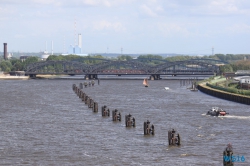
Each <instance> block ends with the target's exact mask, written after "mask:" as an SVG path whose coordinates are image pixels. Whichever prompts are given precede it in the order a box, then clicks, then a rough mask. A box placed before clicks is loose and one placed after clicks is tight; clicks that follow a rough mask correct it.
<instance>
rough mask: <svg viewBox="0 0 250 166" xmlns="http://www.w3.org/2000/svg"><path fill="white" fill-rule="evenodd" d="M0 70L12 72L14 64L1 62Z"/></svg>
mask: <svg viewBox="0 0 250 166" xmlns="http://www.w3.org/2000/svg"><path fill="white" fill-rule="evenodd" d="M0 68H1V70H2V71H4V72H10V71H11V68H12V64H11V62H10V61H1V62H0Z"/></svg>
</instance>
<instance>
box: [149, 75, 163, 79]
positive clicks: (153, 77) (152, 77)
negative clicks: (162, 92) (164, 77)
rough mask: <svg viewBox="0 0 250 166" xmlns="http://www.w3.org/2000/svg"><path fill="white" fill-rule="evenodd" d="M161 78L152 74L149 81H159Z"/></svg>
mask: <svg viewBox="0 0 250 166" xmlns="http://www.w3.org/2000/svg"><path fill="white" fill-rule="evenodd" d="M160 79H161V76H160V74H153V75H151V76H150V80H160Z"/></svg>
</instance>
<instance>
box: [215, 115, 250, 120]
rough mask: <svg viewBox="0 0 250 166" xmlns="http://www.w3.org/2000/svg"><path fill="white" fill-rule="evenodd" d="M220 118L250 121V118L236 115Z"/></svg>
mask: <svg viewBox="0 0 250 166" xmlns="http://www.w3.org/2000/svg"><path fill="white" fill-rule="evenodd" d="M219 117H220V118H232V119H245V120H250V116H236V115H227V116H219Z"/></svg>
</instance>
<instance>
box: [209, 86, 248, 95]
mask: <svg viewBox="0 0 250 166" xmlns="http://www.w3.org/2000/svg"><path fill="white" fill-rule="evenodd" d="M206 85H207V86H209V87H210V88H213V89H218V90H221V91H225V92H229V93H235V94H241V95H246V96H250V91H247V90H238V89H236V88H232V87H229V88H224V87H221V86H216V85H212V84H209V83H206Z"/></svg>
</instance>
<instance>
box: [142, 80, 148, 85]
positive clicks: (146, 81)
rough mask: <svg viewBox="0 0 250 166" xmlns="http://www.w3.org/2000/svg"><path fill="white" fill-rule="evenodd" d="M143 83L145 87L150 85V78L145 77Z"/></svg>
mask: <svg viewBox="0 0 250 166" xmlns="http://www.w3.org/2000/svg"><path fill="white" fill-rule="evenodd" d="M142 84H143V85H145V87H148V79H147V78H145V79H144V80H143V83H142Z"/></svg>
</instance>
